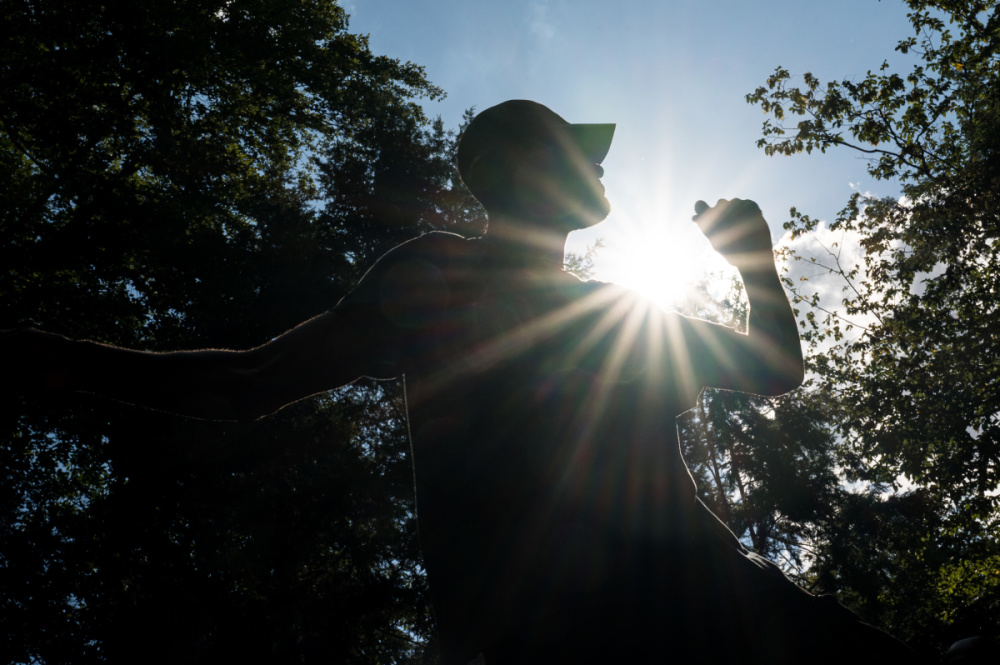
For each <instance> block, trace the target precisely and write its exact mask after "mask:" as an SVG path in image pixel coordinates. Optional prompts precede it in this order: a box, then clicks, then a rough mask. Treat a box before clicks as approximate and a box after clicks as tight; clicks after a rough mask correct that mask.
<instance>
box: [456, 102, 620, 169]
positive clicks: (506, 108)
mask: <svg viewBox="0 0 1000 665" xmlns="http://www.w3.org/2000/svg"><path fill="white" fill-rule="evenodd" d="M614 133H615V125H614V124H613V123H604V124H579V123H569V122H566V120H564V119H563V118H562V117H561V116H559V115H558V114H557V113H555V112H554V111H552V110H551V109H549V108H548V107H546V106H544V105H542V104H539V103H538V102H532V101H529V100H526V99H512V100H510V101H506V102H503V103H501V104H497V105H496V106H491V107H490V108H488V109H486V110H484V111H482V112H481V113H479V114H478V115H477V116H476V117H475V118H473V120H472V122H470V123H469V126H468V127H466V129H465V132H464V133H463V134H462V138H461V141H460V142H459V145H458V172H459V173H460V174H461V176H462V178H463V180H466V183H467V184H469V185H470V187H471V186H472V183H470V182H468V179H469V176H470V174H471V173H472V167H473V165H474V164H475V162H476V161H477V160H478V159H480V158H482V157H483V156H484V155H486V154H488V153H490V152H491V151H494V150H496V149H498V148H504V147H509V146H511V145H517V144H523V143H526V142H528V141H539V142H542V143H546V144H551V145H556V146H559V147H562V148H565V149H570V148H575V149H576V150H578V151H579V152H580V153H581V154H582V155H583V156H584V157H585V158H586V159H587V160H588V161H590V162H592V163H594V164H600V163H601V162H602V161H604V158H605V157H606V156H607V154H608V150H609V149H610V148H611V139H612V138H613V137H614Z"/></svg>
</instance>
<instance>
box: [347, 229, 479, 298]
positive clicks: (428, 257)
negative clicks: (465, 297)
mask: <svg viewBox="0 0 1000 665" xmlns="http://www.w3.org/2000/svg"><path fill="white" fill-rule="evenodd" d="M476 248H477V243H476V242H475V239H466V238H464V237H463V236H460V235H456V234H454V233H446V232H442V231H434V232H431V233H425V234H424V235H422V236H418V237H416V238H413V239H412V240H408V241H406V242H404V243H401V244H399V245H397V246H396V247H394V248H392V249H391V250H389V251H388V252H386V253H385V254H383V255H382V257H381V258H379V260H378V261H376V262H375V264H374V265H373V266H372V267H371V268H370V269H369V270H368V271H367V272H366V273H365V275H364V276H363V277H362V278H361V280H360V281H359V282H358V284H357V286H355V288H354V289H353V290H352V291H351V293H349V294H347V296H345V297H344V299H343V300H342V301H341V302H340V304H339V305H338V307H340V308H344V307H349V306H352V305H375V304H378V305H379V306H380V307H381V308H383V309H386V308H388V309H390V310H396V309H407V310H408V309H413V308H420V309H427V308H432V309H433V308H439V307H441V306H443V305H445V301H446V300H447V297H448V294H449V293H450V292H451V291H452V290H453V283H454V282H455V281H456V278H455V274H456V273H457V272H459V271H460V266H474V265H476V264H477V262H476V260H475V256H476V251H477V249H476Z"/></svg>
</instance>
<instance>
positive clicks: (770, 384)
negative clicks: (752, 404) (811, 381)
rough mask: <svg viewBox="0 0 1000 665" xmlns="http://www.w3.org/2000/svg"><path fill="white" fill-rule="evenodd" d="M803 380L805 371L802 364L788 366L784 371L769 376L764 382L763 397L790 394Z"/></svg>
mask: <svg viewBox="0 0 1000 665" xmlns="http://www.w3.org/2000/svg"><path fill="white" fill-rule="evenodd" d="M804 380H805V370H804V368H803V365H802V362H801V361H800V362H798V363H796V364H794V365H792V366H789V367H788V368H786V369H785V370H784V371H781V372H774V373H772V374H770V375H769V376H768V377H767V379H766V380H765V382H764V385H765V386H766V392H765V395H766V396H768V397H778V396H780V395H784V394H785V393H790V392H791V391H793V390H795V389H796V388H798V387H799V386H801V385H802V382H803V381H804Z"/></svg>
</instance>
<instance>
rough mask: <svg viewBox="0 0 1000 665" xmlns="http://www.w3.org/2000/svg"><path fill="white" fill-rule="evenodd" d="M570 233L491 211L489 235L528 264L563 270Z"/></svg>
mask: <svg viewBox="0 0 1000 665" xmlns="http://www.w3.org/2000/svg"><path fill="white" fill-rule="evenodd" d="M567 235H568V233H566V232H565V231H561V230H559V229H552V228H551V227H546V226H545V225H543V224H539V223H538V222H530V221H529V222H526V221H523V220H521V219H518V218H515V217H509V216H505V215H495V214H491V215H489V226H488V228H487V234H486V237H487V238H488V239H490V240H491V241H492V242H494V243H497V245H498V246H500V247H503V251H504V252H505V253H508V254H509V258H510V259H511V260H512V262H516V263H519V264H521V265H524V266H525V267H536V268H549V269H555V270H562V268H563V263H564V261H565V258H566V236H567Z"/></svg>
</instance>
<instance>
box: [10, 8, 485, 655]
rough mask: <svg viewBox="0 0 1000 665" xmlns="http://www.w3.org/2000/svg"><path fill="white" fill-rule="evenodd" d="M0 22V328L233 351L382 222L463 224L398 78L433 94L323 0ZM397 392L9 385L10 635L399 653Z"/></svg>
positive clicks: (240, 649)
mask: <svg viewBox="0 0 1000 665" xmlns="http://www.w3.org/2000/svg"><path fill="white" fill-rule="evenodd" d="M0 36H2V45H3V48H2V49H0V85H2V88H3V90H4V97H3V101H2V103H0V179H2V181H3V182H4V183H5V186H4V188H3V189H2V190H0V233H2V237H3V239H4V240H3V243H2V244H0V266H2V267H0V293H2V294H3V298H2V299H0V328H10V327H14V326H21V325H34V326H37V327H41V328H45V329H49V330H52V331H55V332H60V333H64V334H67V335H69V336H72V337H81V338H89V339H93V340H97V341H102V342H108V343H113V344H119V345H123V346H129V347H133V348H145V349H151V350H159V349H174V348H197V347H211V346H219V347H230V348H234V347H239V348H245V347H248V346H253V345H256V344H260V343H262V342H264V341H266V340H267V339H268V338H270V337H272V336H274V335H276V334H278V333H280V332H282V331H284V330H286V329H287V328H289V327H291V326H292V325H295V324H297V323H298V322H300V321H302V320H304V319H306V318H308V317H310V316H313V315H315V314H317V313H319V312H321V311H323V310H325V309H327V308H329V307H331V306H332V305H334V304H335V303H336V302H337V301H338V300H339V298H340V297H342V296H343V294H344V293H346V292H347V291H348V290H349V289H350V287H351V285H352V284H353V283H354V281H355V280H356V279H357V278H358V276H359V274H360V271H361V270H363V268H364V266H365V265H366V264H367V263H370V261H371V259H372V258H373V257H374V256H377V254H378V253H379V252H380V251H383V250H384V249H385V248H387V247H388V246H390V245H391V244H394V243H395V242H397V241H398V240H400V239H402V238H403V237H410V236H412V235H415V234H417V233H419V232H420V231H422V230H427V229H431V228H449V229H463V228H475V227H476V224H481V222H482V219H481V213H480V217H479V218H478V220H477V219H476V218H475V217H474V216H468V217H462V216H460V215H458V214H457V213H456V212H455V211H470V210H474V208H473V206H471V205H470V204H469V203H468V201H467V199H468V196H467V194H463V193H462V191H461V190H460V189H457V188H456V182H455V181H456V177H455V175H454V172H453V171H454V169H453V167H452V165H451V164H452V160H451V157H452V155H451V152H452V151H453V150H454V145H455V134H454V133H453V132H449V131H446V130H445V129H444V128H443V126H442V125H441V123H440V122H438V123H436V124H432V123H429V122H428V121H427V119H426V118H425V116H424V114H423V112H422V111H421V109H420V107H419V106H418V105H417V104H416V102H415V101H414V100H415V99H417V98H420V97H429V98H436V97H438V96H440V95H441V94H442V93H441V91H440V90H439V89H437V88H435V87H434V86H432V85H431V84H430V83H428V82H427V80H426V79H425V77H424V73H423V70H422V69H421V68H420V67H418V66H416V65H413V64H403V63H400V62H398V61H396V60H392V59H389V58H385V57H381V56H378V55H375V54H373V53H372V52H371V51H370V50H369V48H368V42H367V39H366V38H365V37H362V36H359V35H355V34H352V33H351V32H350V31H349V29H348V17H347V15H346V13H345V12H344V10H343V9H342V8H341V7H339V6H337V4H336V3H335V2H333V1H332V0H309V1H308V2H299V1H294V2H291V1H289V2H286V1H277V2H275V1H273V0H267V1H264V0H233V1H229V0H226V1H224V0H206V1H193V2H183V3H176V2H146V3H110V4H109V3H104V4H101V3H92V2H78V1H76V0H73V1H65V2H63V1H59V0H55V1H46V2H36V1H34V0H14V1H13V2H7V3H4V5H3V8H2V9H0ZM463 197H464V198H463ZM399 393H400V391H399V388H398V386H395V385H393V384H365V385H361V386H359V387H355V388H351V389H347V390H344V391H340V392H338V393H337V394H336V395H335V396H334V397H332V398H322V399H317V400H312V401H309V402H303V403H300V404H297V405H295V406H293V407H290V408H288V409H286V410H284V411H282V412H281V413H279V414H278V415H277V416H275V417H273V418H271V419H268V420H265V421H262V422H261V423H259V424H256V425H253V426H235V425H228V424H209V423H200V422H194V421H183V420H180V419H177V418H173V417H171V416H167V415H162V414H156V413H151V412H148V411H143V410H138V409H134V408H131V407H127V406H124V405H118V404H115V403H108V402H105V401H102V400H99V399H91V398H89V397H87V396H69V395H67V396H62V397H59V398H54V399H53V400H52V401H50V402H45V403H38V402H37V401H31V400H24V401H19V402H18V403H16V404H14V403H12V402H11V400H9V399H5V400H4V401H3V404H4V405H3V407H2V408H3V414H2V415H3V417H2V418H0V447H2V448H0V450H2V452H0V474H2V475H0V534H2V535H0V540H2V542H3V543H4V544H3V548H2V551H0V644H3V645H4V647H3V656H4V660H5V661H6V662H45V663H59V662H73V663H79V662H108V661H111V662H117V661H127V662H134V661H136V660H140V659H141V660H144V661H150V660H157V659H162V660H164V661H170V662H178V661H188V662H192V661H205V662H208V661H211V662H215V661H217V660H220V659H222V660H236V659H238V658H241V656H246V658H242V659H243V660H247V659H252V660H254V661H260V660H262V659H263V660H271V661H276V662H283V661H290V662H311V661H315V660H325V661H329V660H333V661H335V662H344V663H373V662H407V661H412V660H415V659H418V658H419V657H420V654H421V653H422V652H423V651H424V650H425V642H426V640H427V639H428V636H429V635H430V633H431V618H430V610H429V607H428V601H427V598H426V593H425V584H424V581H423V575H422V569H421V566H420V559H419V551H418V547H417V542H416V531H415V527H414V509H413V497H412V492H413V490H412V474H411V471H410V467H409V460H408V458H407V454H408V452H407V451H408V441H407V438H406V428H405V422H404V420H403V416H402V413H401V411H400V396H399Z"/></svg>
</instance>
